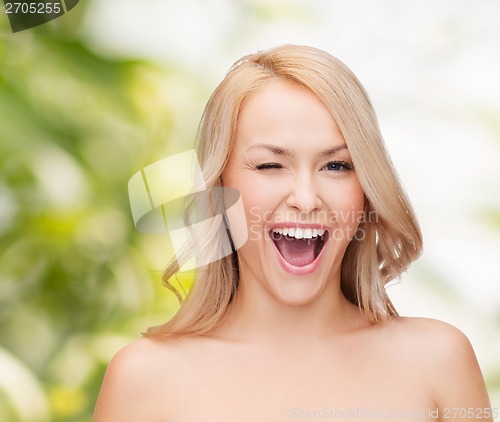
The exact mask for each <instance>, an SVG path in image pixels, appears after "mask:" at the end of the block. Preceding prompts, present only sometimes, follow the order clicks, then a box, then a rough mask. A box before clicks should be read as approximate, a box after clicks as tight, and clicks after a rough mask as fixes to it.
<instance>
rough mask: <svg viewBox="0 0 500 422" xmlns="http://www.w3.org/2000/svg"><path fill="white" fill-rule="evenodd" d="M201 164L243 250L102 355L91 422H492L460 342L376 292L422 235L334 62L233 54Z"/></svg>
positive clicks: (304, 54) (358, 93)
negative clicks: (226, 200)
mask: <svg viewBox="0 0 500 422" xmlns="http://www.w3.org/2000/svg"><path fill="white" fill-rule="evenodd" d="M199 159H200V163H201V167H202V170H203V177H204V179H205V182H206V185H207V186H208V187H219V186H223V187H224V188H233V189H236V190H237V191H239V192H240V194H241V198H242V200H243V205H244V210H245V216H246V229H247V232H248V240H247V241H246V242H245V244H244V245H243V246H242V247H241V248H239V249H238V250H237V251H235V252H234V253H232V254H231V255H229V256H226V257H224V258H221V259H220V260H217V261H216V262H212V263H211V264H208V265H207V266H206V267H205V268H204V270H203V271H200V272H199V274H198V275H197V280H196V282H195V284H194V286H193V288H192V290H191V292H190V294H189V295H188V297H187V299H186V301H185V302H184V303H183V305H182V306H181V308H180V310H179V311H178V313H177V314H176V315H175V316H174V317H173V319H172V320H170V321H169V322H167V323H166V324H164V325H162V326H159V327H155V328H152V329H150V330H149V331H148V333H147V334H146V335H145V337H144V338H142V339H140V340H138V341H136V342H135V343H133V344H131V345H129V346H127V347H125V348H124V349H123V350H121V351H120V352H119V353H118V354H117V355H116V356H115V357H114V358H113V360H112V361H111V363H110V365H109V368H108V371H107V373H106V376H105V379H104V382H103V386H102V390H101V394H100V397H99V400H98V403H97V407H96V411H95V415H94V421H96V422H100V421H103V422H113V421H120V422H123V421H176V422H178V421H201V420H203V421H247V420H248V421H255V420H259V421H285V420H290V419H307V418H309V419H312V418H316V419H321V418H324V419H328V418H329V419H334V418H338V419H341V418H344V419H348V418H350V419H356V420H371V419H373V418H377V417H378V418H392V419H396V420H403V419H404V420H412V421H413V420H415V421H416V420H419V421H420V420H431V419H432V420H445V419H446V420H448V419H454V420H476V419H481V420H492V418H491V414H489V413H488V412H490V410H489V401H488V397H487V393H486V389H485V385H484V381H483V378H482V375H481V372H480V369H479V367H478V364H477V361H476V358H475V355H474V352H473V350H472V348H471V346H470V343H469V342H468V340H467V338H466V337H465V336H464V335H463V334H462V333H461V332H460V331H459V330H457V329H456V328H454V327H451V326H449V325H447V324H445V323H442V322H438V321H434V320H429V319H421V318H401V317H399V316H398V314H397V312H396V310H395V308H394V306H393V305H392V303H391V301H390V300H389V298H388V296H387V294H386V292H385V288H384V286H385V284H386V283H387V282H389V281H390V280H392V279H394V278H396V277H398V276H399V275H400V274H401V273H402V272H403V271H405V270H406V269H407V268H408V266H409V265H410V263H411V262H412V261H413V260H415V259H416V258H417V257H418V256H419V255H420V253H421V247H422V239H421V234H420V230H419V227H418V223H417V221H416V218H415V216H414V214H413V211H412V208H411V206H410V203H409V201H408V199H407V198H406V195H405V193H404V191H403V189H402V187H401V185H400V183H399V181H398V179H397V176H396V174H395V171H394V169H393V167H392V164H391V161H390V159H389V157H388V155H387V153H386V151H385V147H384V144H383V141H382V138H381V135H380V133H379V129H378V126H377V122H376V118H375V114H374V111H373V109H372V106H371V104H370V101H369V99H368V97H367V94H366V92H365V91H364V88H363V87H362V86H361V84H360V82H359V81H358V80H357V79H356V77H355V76H354V75H353V74H352V73H351V71H350V70H349V69H348V68H347V67H346V66H345V65H344V64H342V63H341V62H339V61H338V60H337V59H335V58H334V57H332V56H330V55H328V54H327V53H325V52H323V51H321V50H317V49H314V48H310V47H300V46H282V47H278V48H275V49H272V50H269V51H266V52H261V53H258V54H255V55H250V56H247V57H244V58H243V59H242V60H240V61H238V62H237V63H236V64H235V65H234V66H233V68H232V69H231V71H230V72H229V73H228V75H227V76H226V77H225V79H224V80H223V81H222V83H221V84H220V85H219V86H218V88H217V89H216V91H215V92H214V94H213V95H212V97H211V99H210V101H209V103H208V105H207V108H206V110H205V113H204V116H203V119H202V123H201V126H200V132H199ZM230 223H231V222H230ZM233 223H234V222H233ZM231 226H232V227H234V224H231ZM233 235H234V233H233ZM210 243H211V244H212V245H213V248H217V247H218V245H217V243H216V241H214V240H213V239H211V241H210ZM177 269H178V265H177V264H176V263H173V264H172V265H170V266H169V267H168V268H167V270H166V272H165V274H164V279H165V281H166V282H167V284H168V280H169V279H170V278H171V277H172V276H173V275H174V274H175V272H176V271H177ZM170 287H171V285H170ZM455 408H459V409H460V410H459V411H458V412H457V411H452V409H455ZM463 409H465V410H463ZM464 412H465V413H464Z"/></svg>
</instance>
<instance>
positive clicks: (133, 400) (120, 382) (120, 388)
mask: <svg viewBox="0 0 500 422" xmlns="http://www.w3.org/2000/svg"><path fill="white" fill-rule="evenodd" d="M179 349H180V343H179V342H177V341H176V340H169V341H160V340H155V339H150V338H141V339H139V340H137V341H135V342H133V343H131V344H129V345H127V346H126V347H124V348H123V349H121V350H120V351H119V352H118V353H117V354H116V355H115V356H114V357H113V358H112V359H111V361H110V363H109V365H108V368H107V370H106V374H105V376H104V380H103V383H102V387H101V391H100V394H99V398H98V400H97V404H96V408H95V411H94V417H93V419H92V420H93V422H100V421H106V422H113V421H120V422H126V421H137V420H143V421H154V420H157V419H156V415H155V414H154V412H158V409H157V408H158V406H157V405H156V404H157V403H156V400H157V393H158V392H159V391H161V392H162V394H164V395H165V397H168V396H169V389H172V388H173V384H174V383H175V379H176V378H177V377H178V376H179V373H180V372H181V371H182V358H181V356H182V353H180V350H179ZM167 380H168V382H167ZM153 404H154V405H153ZM163 411H164V409H163ZM164 416H165V415H164ZM163 420H164V419H163Z"/></svg>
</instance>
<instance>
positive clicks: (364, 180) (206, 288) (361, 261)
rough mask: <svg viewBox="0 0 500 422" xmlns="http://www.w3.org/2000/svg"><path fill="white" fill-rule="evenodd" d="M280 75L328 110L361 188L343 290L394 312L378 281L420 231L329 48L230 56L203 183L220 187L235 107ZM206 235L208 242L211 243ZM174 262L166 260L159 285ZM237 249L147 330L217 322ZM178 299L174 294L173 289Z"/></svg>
mask: <svg viewBox="0 0 500 422" xmlns="http://www.w3.org/2000/svg"><path fill="white" fill-rule="evenodd" d="M273 79H274V80H276V79H286V80H289V81H292V82H295V83H298V84H300V85H302V86H304V87H306V88H308V89H309V90H310V91H311V92H313V93H314V94H315V95H316V96H317V97H318V98H319V99H321V100H322V102H323V103H324V104H325V106H326V107H327V108H328V109H329V110H330V112H331V114H332V117H333V118H334V120H335V121H336V122H337V125H338V127H339V129H340V131H341V133H342V135H343V137H344V140H345V142H346V144H347V147H348V149H349V151H350V154H351V157H352V160H353V164H354V167H355V169H356V174H357V177H358V179H359V182H360V184H361V186H362V188H363V190H364V193H365V197H366V200H365V216H369V218H368V219H364V220H363V221H362V222H361V223H360V226H359V227H358V231H360V232H361V231H362V233H363V236H356V235H355V236H354V238H353V239H352V240H351V242H350V244H349V246H348V248H347V250H346V252H345V255H344V258H343V261H342V269H341V288H342V291H343V294H344V296H345V297H346V298H347V299H348V300H349V301H351V302H352V303H353V304H356V305H358V306H359V307H360V308H361V309H362V310H363V312H364V314H365V316H366V318H367V320H369V321H371V322H376V321H381V320H384V319H386V318H388V317H390V316H396V315H398V314H397V311H396V309H395V308H394V306H393V304H392V303H391V301H390V299H389V297H388V296H387V293H386V290H385V285H386V284H387V283H388V282H389V281H391V280H393V279H395V278H397V277H398V276H399V275H401V274H402V273H403V272H404V271H405V270H406V269H407V268H408V267H409V265H410V264H411V262H413V261H414V260H415V259H416V258H417V257H418V256H419V255H420V253H421V251H422V236H421V232H420V228H419V225H418V222H417V220H416V217H415V215H414V212H413V210H412V207H411V205H410V202H409V200H408V198H407V196H406V194H405V192H404V190H403V188H402V186H401V183H400V181H399V179H398V177H397V175H396V172H395V170H394V167H393V165H392V162H391V160H390V158H389V156H388V154H387V151H386V149H385V146H384V142H383V140H382V136H381V134H380V130H379V127H378V123H377V119H376V116H375V112H374V110H373V107H372V105H371V103H370V100H369V98H368V95H367V93H366V91H365V89H364V88H363V86H362V85H361V83H360V82H359V80H358V79H357V78H356V76H355V75H354V74H353V73H352V72H351V71H350V70H349V69H348V68H347V66H345V65H344V64H343V63H342V62H341V61H339V60H338V59H336V58H335V57H333V56H331V55H329V54H328V53H326V52H324V51H322V50H319V49H316V48H312V47H305V46H294V45H285V46H280V47H276V48H273V49H270V50H268V51H264V52H259V53H257V54H252V55H248V56H245V57H243V58H242V59H240V60H239V61H237V62H236V63H235V64H234V65H233V67H232V68H231V70H230V71H229V73H228V74H227V75H226V77H225V78H224V79H223V81H222V82H221V83H220V84H219V86H218V87H217V88H216V90H215V92H214V93H213V94H212V96H211V98H210V100H209V101H208V104H207V106H206V108H205V111H204V113H203V116H202V120H201V124H200V128H199V132H198V157H199V160H200V164H201V167H202V171H203V175H204V178H205V182H206V185H207V186H208V187H216V186H221V175H222V172H223V171H224V168H225V166H226V163H227V162H228V159H229V155H230V153H231V150H232V145H233V140H234V134H235V130H236V124H237V121H238V113H239V112H240V110H241V108H242V105H243V103H244V101H245V99H246V98H247V97H248V96H249V95H251V94H252V92H254V91H255V90H256V89H257V88H259V87H261V86H263V85H264V84H266V83H267V82H269V81H270V80H273ZM216 242H217V240H215V242H214V240H213V239H211V243H210V244H207V246H208V247H209V248H216V247H217V243H216ZM178 269H179V266H178V264H177V262H176V261H172V262H171V263H170V264H169V266H168V267H167V268H166V270H165V271H164V274H163V281H164V283H165V285H166V286H167V287H168V288H169V289H171V290H173V291H174V292H175V291H176V289H175V288H174V287H173V286H172V284H171V283H170V282H169V280H170V279H171V277H172V276H174V275H175V274H176V273H177V271H178ZM238 280H239V270H238V260H237V251H236V252H233V254H232V255H229V256H226V257H224V258H222V259H220V260H217V261H216V262H213V263H211V264H209V265H208V266H207V267H206V268H204V271H201V272H199V273H198V274H197V276H196V282H195V283H194V284H193V287H192V288H191V291H190V292H189V294H188V295H187V298H186V300H185V301H184V303H182V305H181V307H180V309H179V310H178V312H177V313H176V314H175V315H174V317H173V318H172V319H171V320H170V321H168V322H167V323H165V324H163V325H160V326H158V327H153V328H150V329H149V330H148V332H147V334H146V335H149V336H167V335H183V334H203V333H206V332H208V331H209V330H210V329H212V328H213V327H215V326H216V325H217V324H218V323H220V322H221V321H222V319H223V317H224V315H225V313H226V310H227V309H228V306H229V305H230V303H231V301H232V298H233V297H234V295H235V294H236V292H237V288H238ZM178 297H179V298H180V295H178Z"/></svg>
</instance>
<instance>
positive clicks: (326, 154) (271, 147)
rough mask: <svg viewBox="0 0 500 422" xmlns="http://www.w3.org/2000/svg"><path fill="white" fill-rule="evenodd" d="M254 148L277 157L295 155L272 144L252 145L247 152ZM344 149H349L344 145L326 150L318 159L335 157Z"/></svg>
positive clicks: (320, 153) (319, 154)
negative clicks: (262, 149) (261, 149)
mask: <svg viewBox="0 0 500 422" xmlns="http://www.w3.org/2000/svg"><path fill="white" fill-rule="evenodd" d="M254 148H265V149H267V150H269V151H271V152H272V153H273V154H275V155H282V156H285V157H293V155H294V154H293V153H292V152H291V151H290V150H288V149H286V148H282V147H278V146H276V145H272V144H256V145H252V146H251V147H250V148H248V149H247V151H250V150H251V149H254ZM343 149H347V145H346V144H342V145H338V146H336V147H333V148H328V149H325V150H324V151H321V152H319V153H318V157H319V158H324V157H330V156H331V155H334V154H336V153H337V152H339V151H340V150H343Z"/></svg>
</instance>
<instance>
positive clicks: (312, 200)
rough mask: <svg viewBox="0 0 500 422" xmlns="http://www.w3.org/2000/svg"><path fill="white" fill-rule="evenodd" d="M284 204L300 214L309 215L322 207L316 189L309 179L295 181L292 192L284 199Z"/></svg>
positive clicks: (303, 178)
mask: <svg viewBox="0 0 500 422" xmlns="http://www.w3.org/2000/svg"><path fill="white" fill-rule="evenodd" d="M286 204H287V205H288V206H289V207H291V208H296V209H298V210H300V211H301V212H305V213H310V212H312V211H314V210H317V209H319V208H321V207H322V205H323V201H322V200H321V197H320V195H319V194H318V190H317V187H316V186H315V184H314V182H313V181H312V180H311V178H310V177H302V178H300V179H299V180H296V182H295V185H294V186H293V188H292V191H291V192H290V194H289V195H288V197H287V199H286Z"/></svg>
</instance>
